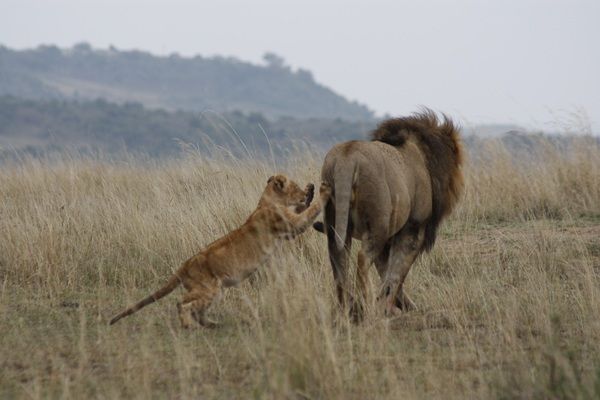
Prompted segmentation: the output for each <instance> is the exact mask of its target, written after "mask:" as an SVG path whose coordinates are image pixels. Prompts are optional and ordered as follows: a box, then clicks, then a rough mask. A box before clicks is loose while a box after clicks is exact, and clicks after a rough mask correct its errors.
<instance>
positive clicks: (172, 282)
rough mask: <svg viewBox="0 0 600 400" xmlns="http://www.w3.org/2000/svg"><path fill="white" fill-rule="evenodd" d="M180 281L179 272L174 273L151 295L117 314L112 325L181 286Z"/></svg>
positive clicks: (111, 321) (112, 320) (111, 322)
mask: <svg viewBox="0 0 600 400" xmlns="http://www.w3.org/2000/svg"><path fill="white" fill-rule="evenodd" d="M180 283H181V280H180V279H179V277H178V276H177V274H175V275H173V276H172V277H171V278H170V279H169V281H168V282H167V283H166V284H165V285H164V286H163V287H162V288H160V289H158V290H157V291H156V292H154V293H152V294H151V295H150V296H148V297H146V298H145V299H144V300H142V301H140V302H139V303H137V304H135V305H133V306H131V307H129V308H127V309H126V310H125V311H123V312H122V313H120V314H119V315H116V316H115V317H114V318H113V319H111V320H110V325H112V324H114V323H115V322H117V321H118V320H120V319H121V318H124V317H127V316H128V315H131V314H133V313H134V312H136V311H138V310H140V309H142V308H144V307H146V306H147V305H148V304H152V303H154V302H155V301H157V300H159V299H161V298H162V297H165V296H166V295H168V294H169V293H171V292H172V291H173V290H175V288H176V287H177V286H179V284H180Z"/></svg>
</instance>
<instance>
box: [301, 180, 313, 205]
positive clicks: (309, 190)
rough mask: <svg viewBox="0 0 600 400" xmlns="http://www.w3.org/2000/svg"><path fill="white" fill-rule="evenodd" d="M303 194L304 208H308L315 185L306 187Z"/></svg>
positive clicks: (310, 184)
mask: <svg viewBox="0 0 600 400" xmlns="http://www.w3.org/2000/svg"><path fill="white" fill-rule="evenodd" d="M304 192H305V193H306V199H305V200H304V204H306V207H308V206H310V203H311V202H312V201H313V198H314V197H315V185H313V184H312V183H309V184H308V185H306V189H304Z"/></svg>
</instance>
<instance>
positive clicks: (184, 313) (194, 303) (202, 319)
mask: <svg viewBox="0 0 600 400" xmlns="http://www.w3.org/2000/svg"><path fill="white" fill-rule="evenodd" d="M220 290H221V284H220V281H219V280H218V279H216V278H212V279H210V280H208V281H205V282H202V284H201V285H199V286H198V287H195V288H193V289H192V290H191V291H190V292H188V293H186V294H185V295H184V296H183V300H182V301H181V302H180V303H178V304H177V310H178V311H179V320H180V321H181V326H182V327H183V328H186V329H187V328H190V327H191V325H192V322H193V321H194V320H195V321H196V322H197V323H199V324H200V325H202V326H204V327H206V328H214V327H215V326H217V324H216V323H215V322H214V321H211V320H210V319H208V318H207V317H206V311H207V310H208V308H209V307H210V305H211V304H212V302H213V300H214V299H215V297H217V295H218V294H219V292H220Z"/></svg>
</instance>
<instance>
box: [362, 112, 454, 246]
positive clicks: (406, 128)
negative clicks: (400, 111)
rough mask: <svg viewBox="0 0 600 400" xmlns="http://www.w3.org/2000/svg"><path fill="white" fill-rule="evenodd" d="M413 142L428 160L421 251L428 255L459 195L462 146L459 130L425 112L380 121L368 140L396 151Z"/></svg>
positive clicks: (451, 123) (444, 116)
mask: <svg viewBox="0 0 600 400" xmlns="http://www.w3.org/2000/svg"><path fill="white" fill-rule="evenodd" d="M409 138H414V139H415V140H416V143H417V145H418V146H419V148H420V149H421V151H422V152H423V153H424V154H425V158H426V160H427V169H428V170H429V176H430V178H431V189H432V210H431V217H430V218H429V221H428V222H427V225H426V226H425V241H424V242H423V249H424V250H427V251H429V250H430V249H431V248H432V246H433V244H434V243H435V237H436V232H437V228H438V226H439V224H440V222H441V221H442V220H443V219H444V217H445V216H446V215H448V213H450V211H452V208H453V207H454V205H455V204H456V202H457V200H458V197H459V196H460V193H461V191H462V187H463V179H462V172H461V164H462V145H461V142H460V136H459V128H458V127H457V126H456V125H455V124H454V123H453V122H452V120H451V119H450V118H448V117H447V116H446V115H443V120H441V121H440V120H439V119H438V117H437V115H436V114H435V112H433V111H432V110H430V109H428V108H425V109H423V111H421V112H418V113H415V114H413V115H411V116H408V117H403V118H392V119H388V120H386V121H383V122H382V123H381V124H379V126H378V127H377V128H376V129H375V130H374V131H373V132H371V139H372V140H374V141H379V142H383V143H387V144H389V145H392V146H395V147H397V148H399V149H401V148H402V146H403V145H404V144H405V143H406V141H407V140H408V139H409Z"/></svg>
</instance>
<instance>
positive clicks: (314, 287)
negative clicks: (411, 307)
mask: <svg viewBox="0 0 600 400" xmlns="http://www.w3.org/2000/svg"><path fill="white" fill-rule="evenodd" d="M576 143H578V142H576ZM538 150H539V154H537V155H536V157H537V160H538V161H537V162H524V161H522V160H513V159H511V157H510V155H508V154H506V152H505V151H504V149H502V148H500V147H491V148H490V149H488V150H487V153H486V154H485V157H483V158H482V159H483V160H484V161H481V162H479V163H477V165H473V164H471V165H469V166H467V168H466V169H465V174H466V192H465V195H464V197H463V200H462V202H461V204H460V207H459V209H458V210H457V211H456V212H455V213H454V214H453V216H452V217H451V218H450V219H449V220H448V221H447V222H446V223H445V224H444V225H443V228H442V230H441V232H440V235H439V239H438V243H437V244H436V247H435V248H434V250H433V251H432V252H431V253H430V254H427V255H425V256H423V257H421V258H420V259H419V261H418V262H417V263H416V264H415V266H414V268H413V270H412V271H411V274H410V275H409V279H408V282H407V291H408V292H409V293H410V294H411V297H412V298H413V300H415V302H416V303H417V305H418V306H419V310H418V311H413V312H410V313H406V314H405V315H404V316H402V317H400V318H398V319H394V320H388V319H385V318H383V317H382V316H381V315H379V313H377V312H371V313H370V314H369V316H368V318H367V320H366V321H365V322H364V323H363V324H361V325H352V324H351V323H350V322H349V321H348V320H347V319H346V318H344V317H343V316H342V315H340V313H339V312H338V311H337V309H336V303H335V300H334V296H333V282H332V276H331V275H332V274H331V271H330V267H329V265H328V262H327V254H326V248H325V247H326V246H325V241H324V238H323V237H322V236H320V234H318V233H317V232H313V231H311V232H308V233H306V234H305V235H303V236H302V237H301V238H300V239H299V240H297V241H295V242H291V243H286V244H285V245H284V246H283V248H282V249H281V252H280V254H278V255H277V256H276V257H274V259H273V260H272V261H271V262H270V263H268V264H267V265H265V266H264V268H262V269H261V270H260V272H258V273H257V274H256V275H255V276H253V277H252V279H250V280H248V281H247V282H245V283H244V284H242V285H240V286H239V287H238V288H235V289H230V290H228V291H227V292H226V293H225V294H224V296H223V297H222V299H221V300H220V301H219V302H218V303H217V304H216V305H215V306H214V308H213V309H212V318H213V319H217V320H219V321H220V322H221V323H222V325H221V327H219V328H217V329H215V330H206V329H197V330H191V331H183V330H181V329H180V328H179V324H178V320H177V318H176V315H175V307H174V304H175V301H176V299H177V298H178V294H179V292H176V293H175V294H173V295H171V296H169V297H167V298H165V299H163V300H162V301H161V302H159V303H157V304H154V305H151V306H149V307H147V308H146V309H144V310H143V311H140V312H139V313H138V314H136V315H134V316H132V317H130V318H127V319H125V320H123V321H122V322H120V323H119V324H117V325H115V326H113V327H109V326H108V325H107V321H108V319H109V318H110V317H111V316H112V315H113V314H114V313H116V312H117V311H119V310H121V309H122V308H123V307H124V306H125V305H127V304H130V303H131V302H133V301H136V300H138V299H140V298H142V297H144V296H145V295H147V294H148V293H149V292H150V291H152V290H154V289H155V288H157V287H158V286H159V285H161V284H162V283H163V282H164V280H165V278H166V277H167V276H168V275H169V273H170V272H171V271H173V270H174V269H175V268H177V266H178V265H179V263H180V262H181V261H183V260H185V259H186V258H188V257H189V256H190V255H192V254H194V253H195V252H196V251H197V250H199V249H200V248H202V247H203V246H204V245H206V244H208V243H209V242H210V241H212V240H213V239H215V238H217V237H218V236H220V235H221V234H223V233H225V232H227V231H228V230H230V229H232V228H233V227H235V226H236V225H238V224H240V223H241V222H242V221H243V220H244V219H245V217H246V216H247V215H248V214H249V212H250V211H251V210H252V209H253V207H254V206H255V203H256V201H257V200H258V196H259V193H260V191H261V189H262V187H263V185H264V184H265V183H266V179H267V178H268V176H270V175H272V173H273V172H274V170H275V169H280V170H281V169H283V170H284V171H287V172H288V173H290V174H291V175H292V177H294V178H295V179H297V180H298V181H299V182H302V183H305V182H307V181H309V180H310V181H313V182H318V169H319V162H320V160H317V159H314V158H311V157H309V156H306V157H304V159H300V160H297V161H293V162H291V163H290V165H289V166H287V167H286V168H276V167H273V166H272V165H270V163H267V162H265V163H261V162H240V161H223V160H221V161H214V160H213V161H210V160H205V159H202V158H200V157H189V158H188V159H185V160H181V161H178V162H172V163H167V164H162V165H155V164H152V163H146V164H142V163H140V162H137V161H131V162H123V163H110V162H104V161H99V160H90V159H88V160H77V159H71V158H68V157H65V158H63V159H62V160H58V161H57V160H54V161H46V162H40V161H34V160H23V161H22V162H20V163H18V164H14V165H6V166H3V167H2V169H0V397H4V398H12V397H19V398H48V397H61V398H62V397H64V398H69V397H70V398H89V397H99V398H123V397H126V398H249V397H253V398H273V399H280V398H340V399H342V398H343V399H364V398H394V399H396V398H400V397H402V398H445V399H446V398H490V397H496V398H515V397H516V398H596V397H598V396H600V319H599V318H598V316H599V315H600V275H599V274H600V149H598V147H597V146H595V145H586V143H585V141H583V140H582V141H581V143H580V145H575V146H574V148H572V149H570V150H567V151H566V152H561V153H558V152H556V151H554V150H553V149H551V148H550V147H548V146H544V145H543V144H541V145H540V148H539V149H538ZM355 248H356V246H355ZM377 282H378V281H377V278H376V274H375V273H374V271H373V275H372V283H373V290H375V289H376V286H375V285H376V284H377Z"/></svg>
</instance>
